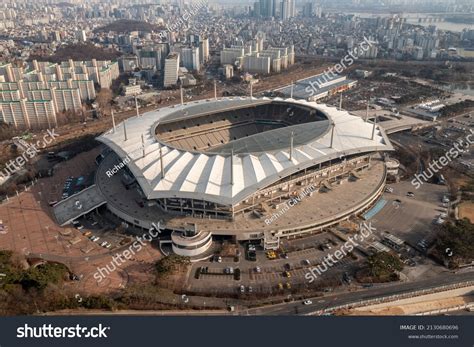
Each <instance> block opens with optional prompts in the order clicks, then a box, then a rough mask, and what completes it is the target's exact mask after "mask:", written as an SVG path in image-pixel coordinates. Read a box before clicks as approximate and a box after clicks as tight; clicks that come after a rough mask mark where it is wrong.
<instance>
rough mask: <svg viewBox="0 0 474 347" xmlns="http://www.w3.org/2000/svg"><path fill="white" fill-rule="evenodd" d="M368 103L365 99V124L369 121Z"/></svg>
mask: <svg viewBox="0 0 474 347" xmlns="http://www.w3.org/2000/svg"><path fill="white" fill-rule="evenodd" d="M369 102H370V100H369V99H367V109H366V111H365V122H366V123H367V122H368V121H369Z"/></svg>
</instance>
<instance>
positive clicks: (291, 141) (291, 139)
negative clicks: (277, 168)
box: [290, 131, 293, 161]
mask: <svg viewBox="0 0 474 347" xmlns="http://www.w3.org/2000/svg"><path fill="white" fill-rule="evenodd" d="M291 160H293V131H292V132H291V138H290V161H291Z"/></svg>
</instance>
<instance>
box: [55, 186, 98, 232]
mask: <svg viewBox="0 0 474 347" xmlns="http://www.w3.org/2000/svg"><path fill="white" fill-rule="evenodd" d="M105 203H107V201H106V200H105V198H104V196H103V195H102V193H101V192H100V189H99V188H98V187H97V186H96V185H95V184H94V185H92V186H90V187H87V188H86V189H84V190H81V191H80V192H79V193H76V194H74V195H71V196H70V197H68V198H67V199H65V200H61V201H60V202H58V203H57V204H56V205H54V206H53V212H54V216H55V217H56V221H57V222H58V224H59V225H60V226H64V225H67V224H69V223H71V222H72V221H73V220H75V219H77V218H79V217H81V216H83V215H85V214H87V213H89V212H91V211H93V210H95V209H96V208H98V207H100V206H102V205H104V204H105Z"/></svg>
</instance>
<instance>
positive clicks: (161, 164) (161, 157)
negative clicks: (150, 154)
mask: <svg viewBox="0 0 474 347" xmlns="http://www.w3.org/2000/svg"><path fill="white" fill-rule="evenodd" d="M159 146H160V167H161V178H165V166H164V165H163V150H162V149H161V144H160V145H159Z"/></svg>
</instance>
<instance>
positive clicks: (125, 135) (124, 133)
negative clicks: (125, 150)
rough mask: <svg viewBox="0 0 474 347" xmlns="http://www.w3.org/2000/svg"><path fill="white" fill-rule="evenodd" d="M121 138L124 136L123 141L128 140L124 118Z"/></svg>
mask: <svg viewBox="0 0 474 347" xmlns="http://www.w3.org/2000/svg"><path fill="white" fill-rule="evenodd" d="M123 138H124V141H127V140H128V138H127V120H126V119H124V120H123Z"/></svg>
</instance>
